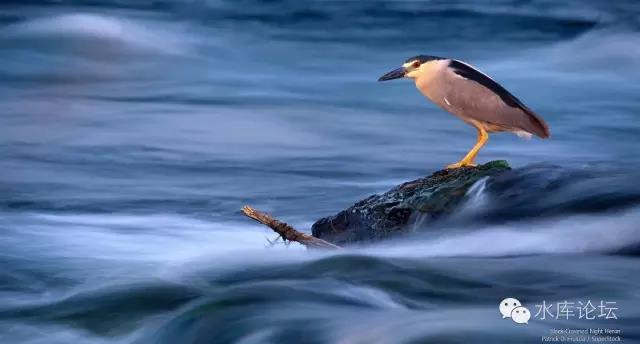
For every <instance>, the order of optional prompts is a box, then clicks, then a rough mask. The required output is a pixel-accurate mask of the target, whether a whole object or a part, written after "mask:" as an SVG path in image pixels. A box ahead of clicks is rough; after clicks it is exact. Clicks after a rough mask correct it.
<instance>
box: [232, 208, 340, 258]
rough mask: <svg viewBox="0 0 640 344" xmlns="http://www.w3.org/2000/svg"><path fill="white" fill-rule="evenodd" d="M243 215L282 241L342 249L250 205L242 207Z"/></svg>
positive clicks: (314, 246)
mask: <svg viewBox="0 0 640 344" xmlns="http://www.w3.org/2000/svg"><path fill="white" fill-rule="evenodd" d="M242 213H243V214H244V215H246V216H247V217H249V218H251V219H253V220H255V221H258V222H260V223H262V224H263V225H265V226H267V227H269V228H271V229H272V230H273V231H274V232H276V233H278V234H279V235H280V236H281V237H282V239H284V241H285V242H287V241H295V242H297V243H300V244H302V245H304V246H306V247H313V248H324V249H327V248H330V249H336V248H340V246H337V245H334V244H332V243H330V242H328V241H324V240H322V239H320V238H316V237H314V236H312V235H309V234H305V233H302V232H300V231H298V230H296V229H295V228H293V227H291V226H289V225H288V224H286V223H284V222H280V221H278V220H276V219H274V218H273V217H271V216H270V215H269V214H266V213H263V212H261V211H258V210H255V209H253V208H251V207H250V206H248V205H245V206H244V207H242Z"/></svg>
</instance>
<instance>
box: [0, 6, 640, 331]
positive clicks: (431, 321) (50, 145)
mask: <svg viewBox="0 0 640 344" xmlns="http://www.w3.org/2000/svg"><path fill="white" fill-rule="evenodd" d="M639 19H640V6H639V5H638V3H637V2H635V1H616V2H609V1H589V2H583V1H562V2H559V1H545V0H536V1H497V2H494V3H493V4H491V5H489V4H486V3H484V2H475V1H453V2H425V3H423V2H397V1H388V2H387V1H376V2H352V1H311V2H302V1H290V2H289V1H285V2H267V3H262V2H254V1H239V2H235V1H234V2H231V1H228V2H227V1H206V2H205V1H202V2H182V1H177V0H176V1H149V2H145V1H139V2H124V1H114V2H107V1H86V2H80V1H76V2H68V3H67V2H53V1H52V2H49V1H28V2H4V3H3V4H2V5H0V51H1V53H0V104H2V111H1V112H0V191H1V194H2V195H3V197H2V198H0V231H1V233H2V235H1V236H0V261H1V262H2V265H1V266H2V268H0V301H1V302H0V342H2V343H21V342H29V343H31V342H34V343H70V342H73V343H114V342H115V343H229V342H236V343H267V342H270V343H423V342H438V343H444V342H452V343H465V342H527V341H530V342H540V341H541V336H542V335H547V334H548V333H549V330H550V329H551V328H590V327H600V328H611V329H621V330H622V331H623V334H622V336H623V339H624V340H625V342H634V341H640V330H639V329H640V326H639V325H640V311H638V309H640V308H639V307H640V294H639V292H638V290H640V288H639V287H640V278H639V277H638V276H639V273H640V265H639V264H638V258H637V254H638V249H639V247H640V245H639V244H640V226H639V225H638V223H640V184H638V182H637V181H638V180H639V177H640V172H638V171H639V170H638V168H639V167H640V160H639V159H638V153H637V152H638V151H640V150H639V148H640V121H639V119H640V117H639V116H640V115H639V113H638V110H639V109H640V97H638V94H639V93H640V84H638V82H637V80H638V78H639V77H640V59H639V58H638V57H639V56H640V35H639V34H638V33H639V31H640V25H639V24H638V23H639ZM416 54H433V55H442V56H451V57H456V58H460V59H464V60H466V61H468V62H470V63H472V64H474V65H476V66H478V67H480V68H481V69H482V70H484V71H486V72H487V73H488V74H490V75H492V76H494V77H495V79H496V80H498V81H499V82H501V83H502V84H503V85H505V86H506V87H507V88H509V89H510V90H512V91H513V93H515V94H516V95H517V96H518V97H519V98H520V99H522V100H523V101H524V102H525V103H526V104H528V105H529V106H530V107H532V108H533V109H535V110H536V111H537V112H538V113H540V114H541V115H542V116H543V117H544V118H545V119H546V120H547V121H548V123H549V125H550V127H551V132H552V139H551V140H545V141H543V140H537V139H534V140H531V141H523V140H520V139H518V138H517V137H515V136H514V135H508V134H499V135H494V136H492V138H491V141H490V143H489V144H488V146H487V147H486V148H485V149H483V151H482V152H481V154H480V157H479V158H480V160H481V161H488V160H492V159H507V160H508V161H509V162H510V163H511V165H512V166H514V167H515V170H514V171H513V172H511V173H509V174H507V175H504V176H502V177H501V178H496V179H489V180H486V181H483V184H478V185H476V186H475V187H474V188H473V190H472V191H471V192H470V194H469V195H468V196H469V197H468V200H467V203H466V204H465V205H464V207H463V208H462V209H461V210H460V211H459V212H458V213H456V214H454V215H453V216H451V217H450V218H448V219H444V220H442V221H440V222H438V223H436V224H432V225H430V226H429V227H428V228H426V229H425V228H421V226H420V225H419V224H416V225H415V227H416V233H415V235H413V236H411V237H410V238H400V239H398V240H394V241H391V242H385V243H380V244H376V245H369V246H363V247H357V248H350V249H346V250H342V251H341V252H307V251H305V250H304V249H302V248H301V247H298V246H295V245H291V246H289V247H287V248H285V247H280V246H276V247H267V246H268V243H267V241H266V238H273V235H272V234H271V233H270V232H269V231H268V230H266V229H265V228H263V227H261V226H258V225H256V224H253V223H251V222H250V221H248V220H245V219H244V218H243V217H242V216H241V215H240V214H239V212H238V210H239V209H240V207H241V206H242V205H244V204H251V205H253V206H254V207H256V208H258V209H263V210H267V211H269V212H272V213H273V214H275V215H276V216H277V217H278V218H281V219H283V220H286V221H288V222H290V223H292V224H293V225H295V226H296V227H298V228H302V229H308V228H310V225H311V223H313V221H315V220H316V219H318V218H319V217H322V216H326V215H330V214H333V213H335V212H337V211H339V210H341V209H343V208H345V207H346V206H348V205H350V204H352V203H353V202H354V201H356V200H358V199H360V198H362V197H365V196H367V195H369V194H372V193H376V192H382V191H385V190H387V189H388V188H390V187H391V186H393V185H395V184H397V183H400V182H402V181H405V180H409V179H412V178H417V177H419V176H423V175H426V174H428V173H430V172H431V171H433V170H436V169H439V168H442V167H443V166H444V165H446V164H448V163H451V162H453V161H456V160H457V159H459V158H460V157H461V156H462V155H463V154H464V153H465V152H466V150H467V149H468V148H469V147H470V146H471V145H472V143H473V140H474V138H475V133H474V131H473V130H472V129H471V128H469V127H468V126H466V125H465V124H464V123H462V122H460V121H458V120H457V119H456V118H454V117H453V116H450V115H448V114H445V113H443V112H442V111H441V110H439V109H438V108H436V107H435V106H434V105H431V104H429V103H427V102H426V101H425V100H424V99H423V98H422V96H420V95H419V94H418V92H416V91H415V88H414V86H413V85H412V84H411V83H409V82H407V81H405V82H402V81H397V82H392V83H385V84H380V83H377V82H375V80H376V79H377V77H379V76H380V75H381V74H382V73H384V72H387V71H388V70H390V69H392V68H395V67H397V66H398V65H399V64H400V63H402V61H404V60H405V59H406V58H407V57H409V56H413V55H416ZM420 229H425V230H423V231H421V230H420ZM509 296H510V297H517V298H519V299H520V300H521V301H522V302H523V303H524V304H525V305H527V306H529V307H530V309H531V310H532V311H534V308H533V305H534V304H539V303H541V302H542V301H543V300H544V301H546V302H554V303H557V302H560V301H564V300H568V301H580V300H583V301H584V300H593V302H599V301H600V300H606V301H613V302H617V307H618V308H619V309H618V311H617V316H618V319H617V320H612V319H603V318H597V319H594V320H586V319H578V318H577V317H573V318H571V319H569V320H561V319H558V320H556V319H547V320H540V319H532V320H531V321H530V322H529V324H528V325H516V324H514V323H513V322H511V321H510V320H508V319H505V320H503V319H501V316H500V314H499V312H498V309H497V304H498V302H499V301H500V300H501V299H503V298H505V297H509Z"/></svg>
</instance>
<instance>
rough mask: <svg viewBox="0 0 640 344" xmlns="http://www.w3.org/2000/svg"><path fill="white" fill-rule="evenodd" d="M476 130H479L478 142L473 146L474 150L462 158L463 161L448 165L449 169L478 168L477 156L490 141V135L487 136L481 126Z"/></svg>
mask: <svg viewBox="0 0 640 344" xmlns="http://www.w3.org/2000/svg"><path fill="white" fill-rule="evenodd" d="M476 129H477V130H478V141H477V142H476V144H475V145H474V146H473V148H471V150H470V151H469V153H467V155H465V156H464V158H462V160H460V161H458V162H456V163H455V164H451V165H448V166H447V168H460V167H466V166H469V167H472V166H476V164H475V160H476V156H477V155H478V152H479V151H480V148H482V146H484V144H485V143H487V141H488V140H489V134H487V131H486V130H484V128H482V127H481V126H476Z"/></svg>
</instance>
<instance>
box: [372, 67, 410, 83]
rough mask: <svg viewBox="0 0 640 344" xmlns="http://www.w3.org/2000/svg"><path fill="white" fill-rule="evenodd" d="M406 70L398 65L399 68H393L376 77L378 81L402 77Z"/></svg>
mask: <svg viewBox="0 0 640 344" xmlns="http://www.w3.org/2000/svg"><path fill="white" fill-rule="evenodd" d="M406 72H407V71H406V70H405V69H404V67H400V68H397V69H394V70H392V71H390V72H389V73H387V74H385V75H383V76H381V77H380V78H379V79H378V81H387V80H393V79H399V78H403V77H404V74H405V73H406Z"/></svg>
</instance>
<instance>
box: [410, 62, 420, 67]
mask: <svg viewBox="0 0 640 344" xmlns="http://www.w3.org/2000/svg"><path fill="white" fill-rule="evenodd" d="M411 66H413V68H418V67H420V61H414V62H413V64H412V65H411Z"/></svg>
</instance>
